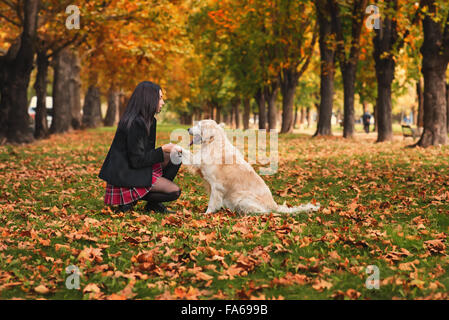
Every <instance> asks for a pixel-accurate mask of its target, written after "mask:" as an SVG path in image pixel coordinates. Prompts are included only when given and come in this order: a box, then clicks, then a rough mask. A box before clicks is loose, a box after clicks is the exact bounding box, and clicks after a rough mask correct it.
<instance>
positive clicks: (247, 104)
mask: <svg viewBox="0 0 449 320" xmlns="http://www.w3.org/2000/svg"><path fill="white" fill-rule="evenodd" d="M250 102H251V100H250V98H245V99H243V130H248V129H249V116H250V112H251V104H250Z"/></svg>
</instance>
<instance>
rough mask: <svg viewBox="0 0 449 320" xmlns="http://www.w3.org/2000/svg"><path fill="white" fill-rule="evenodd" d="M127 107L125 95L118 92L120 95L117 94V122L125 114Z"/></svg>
mask: <svg viewBox="0 0 449 320" xmlns="http://www.w3.org/2000/svg"><path fill="white" fill-rule="evenodd" d="M127 105H128V98H127V97H126V95H125V94H124V93H123V92H122V91H120V94H119V107H118V109H119V117H118V118H119V120H120V118H121V117H122V115H123V113H124V112H125V110H126V106H127Z"/></svg>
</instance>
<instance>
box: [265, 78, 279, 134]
mask: <svg viewBox="0 0 449 320" xmlns="http://www.w3.org/2000/svg"><path fill="white" fill-rule="evenodd" d="M278 92H279V81H278V80H274V81H273V82H272V83H271V85H270V86H267V87H265V92H264V94H265V101H267V103H268V130H276V127H277V108H276V99H277V95H278Z"/></svg>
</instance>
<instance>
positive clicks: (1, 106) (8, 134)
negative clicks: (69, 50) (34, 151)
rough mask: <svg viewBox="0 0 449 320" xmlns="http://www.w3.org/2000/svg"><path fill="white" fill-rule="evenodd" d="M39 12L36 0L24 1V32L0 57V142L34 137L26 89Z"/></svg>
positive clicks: (28, 140)
mask: <svg viewBox="0 0 449 320" xmlns="http://www.w3.org/2000/svg"><path fill="white" fill-rule="evenodd" d="M38 13H39V0H28V1H25V2H24V3H23V32H22V34H21V35H20V38H19V39H18V42H16V43H15V44H13V45H12V46H11V48H10V49H9V50H8V53H7V54H6V56H5V57H2V59H1V60H2V61H1V63H0V65H1V66H2V68H3V70H2V71H0V73H2V75H0V77H1V78H2V79H1V82H2V88H1V101H0V116H1V117H0V143H3V142H5V141H9V142H13V143H28V142H31V141H33V140H34V137H33V133H32V130H30V128H29V115H28V98H27V91H28V85H29V82H30V75H31V71H32V70H33V60H34V54H35V50H36V49H35V38H36V30H37V19H38Z"/></svg>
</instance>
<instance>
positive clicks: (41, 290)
mask: <svg viewBox="0 0 449 320" xmlns="http://www.w3.org/2000/svg"><path fill="white" fill-rule="evenodd" d="M34 291H35V292H37V293H40V294H47V293H49V292H50V289H48V288H47V287H46V286H45V285H43V284H41V285H39V286H37V287H36V288H34Z"/></svg>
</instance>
